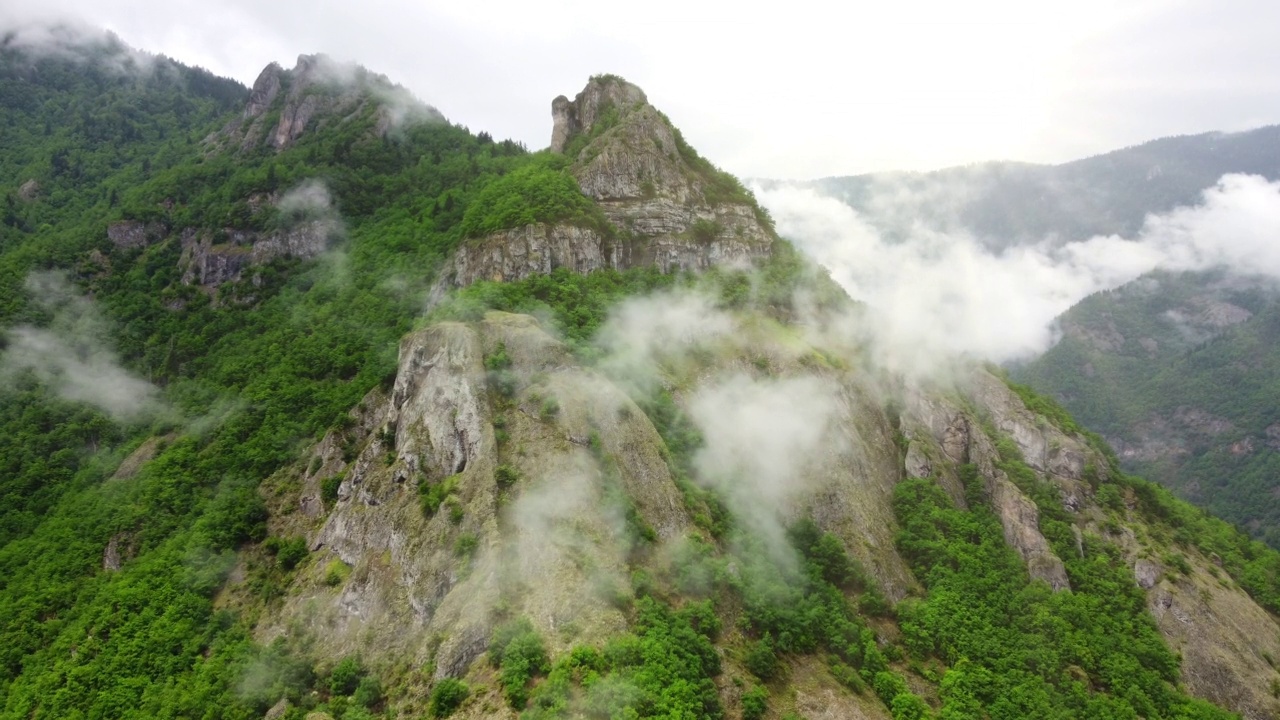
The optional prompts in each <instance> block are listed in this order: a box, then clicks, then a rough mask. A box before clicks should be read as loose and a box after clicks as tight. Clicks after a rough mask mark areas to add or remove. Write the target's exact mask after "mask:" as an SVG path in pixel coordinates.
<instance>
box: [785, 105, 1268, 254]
mask: <svg viewBox="0 0 1280 720" xmlns="http://www.w3.org/2000/svg"><path fill="white" fill-rule="evenodd" d="M1227 173H1247V174H1253V175H1261V176H1263V177H1265V178H1267V179H1268V180H1275V179H1277V178H1280V125H1271V126H1267V127H1263V128H1258V129H1256V130H1249V131H1247V132H1238V133H1218V132H1213V133H1203V134H1200V135H1185V136H1180V137H1170V138H1162V139H1159V140H1152V141H1151V142H1148V143H1143V144H1142V145H1137V146H1134V147H1130V148H1125V149H1123V150H1116V151H1114V152H1109V153H1105V154H1102V155H1096V156H1094V157H1090V158H1085V159H1083V160H1076V161H1073V162H1069V163H1063V164H1061V165H1034V164H1029V163H1015V162H987V163H978V164H976V165H967V166H963V167H954V168H948V169H945V170H938V171H936V172H927V173H910V172H887V173H871V174H867V175H852V176H846V177H830V178H824V179H821V180H813V181H811V182H807V183H797V184H798V185H803V186H808V187H812V188H814V189H815V190H817V191H819V192H821V193H823V194H824V195H829V196H831V197H835V198H838V199H840V200H843V201H844V202H846V203H848V204H849V205H850V206H851V207H853V208H854V209H856V210H857V211H858V212H859V213H860V214H862V215H863V217H864V218H865V219H867V220H868V221H869V222H871V224H872V225H874V226H876V228H877V229H879V230H880V231H881V232H882V233H884V234H885V235H886V236H887V237H889V238H894V237H901V236H902V235H903V234H904V233H906V232H909V231H910V229H911V228H912V227H913V226H915V225H917V224H923V225H926V226H928V227H931V228H934V229H938V230H944V231H961V230H962V231H967V232H969V233H972V234H973V235H974V236H975V237H976V238H977V239H978V240H979V241H981V242H982V243H984V244H985V245H987V246H988V247H995V248H999V247H1004V246H1008V245H1015V244H1025V243H1032V242H1040V241H1041V240H1045V239H1050V240H1053V241H1056V242H1059V243H1065V242H1070V241H1072V240H1084V239H1087V238H1090V237H1093V236H1095V235H1112V234H1117V235H1122V236H1125V237H1128V236H1131V235H1133V234H1134V233H1136V232H1137V231H1138V230H1139V229H1140V228H1141V227H1142V221H1143V219H1144V218H1145V217H1146V216H1147V214H1149V213H1161V212H1166V211H1168V210H1171V209H1173V208H1175V207H1178V206H1180V205H1191V204H1194V203H1195V202H1196V201H1197V200H1198V199H1199V197H1200V193H1201V191H1203V190H1204V189H1205V188H1207V187H1210V186H1212V185H1213V184H1214V183H1215V182H1217V181H1218V178H1220V177H1222V176H1223V175H1224V174H1227Z"/></svg>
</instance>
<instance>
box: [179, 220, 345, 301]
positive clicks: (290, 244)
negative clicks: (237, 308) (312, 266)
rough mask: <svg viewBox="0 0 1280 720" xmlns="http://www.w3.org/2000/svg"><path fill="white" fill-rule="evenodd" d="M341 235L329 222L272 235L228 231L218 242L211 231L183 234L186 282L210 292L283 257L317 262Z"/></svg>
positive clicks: (301, 225)
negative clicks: (250, 270) (334, 239)
mask: <svg viewBox="0 0 1280 720" xmlns="http://www.w3.org/2000/svg"><path fill="white" fill-rule="evenodd" d="M336 232H337V227H336V225H335V224H334V223H333V222H332V221H329V220H323V219H322V220H309V221H305V222H301V223H298V224H297V225H294V226H293V227H291V228H288V229H284V230H277V231H275V232H272V233H259V232H256V231H252V230H236V229H228V230H224V231H223V233H222V235H223V237H222V238H220V239H219V241H217V242H215V240H214V234H213V233H212V232H209V231H207V230H205V231H199V230H195V229H193V228H188V229H186V230H184V231H182V233H181V235H180V238H181V242H182V257H181V259H180V260H179V263H180V264H181V265H182V267H183V273H182V282H183V283H185V284H187V285H191V284H196V285H200V286H203V287H206V288H215V287H217V286H219V285H222V284H223V283H228V282H236V281H239V280H241V279H243V277H244V271H245V270H247V269H249V268H252V267H255V266H260V265H264V264H266V263H268V262H270V261H271V260H273V259H275V258H279V257H292V258H299V259H303V260H305V259H309V258H314V257H317V256H318V255H320V254H321V253H323V252H324V251H325V250H326V249H328V247H329V242H330V240H331V239H332V238H333V237H334V235H335V234H336Z"/></svg>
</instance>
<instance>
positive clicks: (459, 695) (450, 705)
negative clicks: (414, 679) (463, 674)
mask: <svg viewBox="0 0 1280 720" xmlns="http://www.w3.org/2000/svg"><path fill="white" fill-rule="evenodd" d="M469 695H471V690H470V689H468V688H467V686H466V684H465V683H463V682H462V681H460V680H455V679H453V678H444V679H443V680H441V681H440V682H438V683H436V686H435V687H434V688H432V689H431V700H430V702H429V703H428V704H427V712H428V713H430V714H431V717H434V718H447V717H449V716H450V715H452V714H453V711H454V710H457V709H458V707H460V706H461V705H462V703H463V702H464V701H465V700H466V699H467V697H468V696H469Z"/></svg>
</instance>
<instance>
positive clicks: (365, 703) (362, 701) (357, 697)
mask: <svg viewBox="0 0 1280 720" xmlns="http://www.w3.org/2000/svg"><path fill="white" fill-rule="evenodd" d="M351 701H352V702H354V703H355V704H357V705H359V706H361V707H367V708H371V707H374V706H376V705H377V704H378V703H380V702H382V683H380V682H378V678H376V677H373V676H365V677H363V678H361V679H360V684H359V685H357V686H356V691H355V693H354V694H352V696H351Z"/></svg>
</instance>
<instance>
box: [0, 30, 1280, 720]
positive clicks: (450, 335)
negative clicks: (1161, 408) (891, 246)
mask: <svg viewBox="0 0 1280 720" xmlns="http://www.w3.org/2000/svg"><path fill="white" fill-rule="evenodd" d="M6 57H7V60H8V61H12V62H13V63H14V67H17V68H21V67H22V66H23V63H28V62H30V61H31V60H30V54H29V52H28V51H26V50H24V51H22V52H15V53H14V54H13V55H11V56H6ZM40 62H48V63H53V65H54V66H56V67H58V68H60V69H61V72H62V73H63V74H64V75H67V76H77V75H81V74H86V75H88V74H91V71H90V70H89V66H88V65H86V63H87V62H88V61H87V60H86V59H85V58H83V57H79V56H77V55H76V54H74V53H73V54H72V55H71V56H65V55H63V56H58V57H56V58H52V59H48V60H42V61H40ZM326 62H327V61H323V60H321V59H316V58H311V57H309V56H304V57H303V58H302V59H300V61H299V64H298V66H297V67H295V69H294V70H292V71H284V70H282V69H280V68H278V67H274V66H273V67H268V68H267V69H266V70H265V71H264V73H263V75H262V77H261V78H260V80H259V82H258V83H255V88H254V90H253V91H252V92H250V91H249V90H248V89H247V88H241V89H240V92H241V98H242V101H243V102H244V105H243V106H242V107H228V108H226V109H225V110H223V111H219V110H218V108H219V107H221V106H211V107H209V108H208V112H207V113H204V114H196V115H193V116H191V117H189V118H187V119H185V120H182V121H181V122H178V121H175V122H174V123H173V128H172V131H170V132H169V139H168V140H166V141H165V143H166V145H165V147H167V150H165V151H164V152H163V153H160V154H158V155H157V156H156V157H158V158H161V159H162V160H155V161H153V162H152V164H151V165H150V166H146V165H144V164H143V162H142V159H141V158H142V157H143V156H142V154H141V153H142V150H138V151H137V152H138V153H139V155H137V156H136V157H135V156H134V155H131V154H130V153H132V152H134V150H132V149H127V148H126V150H122V151H119V152H121V153H123V155H122V156H124V157H129V158H135V159H134V160H130V161H129V162H127V163H125V164H123V165H121V166H119V167H111V168H109V170H108V171H107V172H106V174H105V175H104V176H103V177H102V179H101V182H99V181H97V180H95V181H94V182H93V183H90V184H87V185H83V186H82V185H78V184H76V183H75V182H74V181H73V180H72V179H67V180H65V181H64V180H56V179H55V178H56V177H60V176H58V174H57V172H56V170H57V168H56V167H55V165H54V163H52V161H50V162H49V164H48V165H47V166H46V165H43V164H42V161H41V160H40V158H42V157H44V156H43V155H41V153H40V152H31V153H27V155H25V156H22V157H27V158H28V159H27V160H25V161H23V162H26V163H27V164H26V165H25V166H24V167H30V168H31V179H34V180H35V181H36V184H37V185H38V186H40V187H54V186H57V187H64V188H65V192H63V194H61V195H58V194H49V195H40V194H38V193H34V192H26V191H23V189H22V186H23V185H26V181H25V180H15V181H13V183H12V184H11V185H9V186H6V187H5V191H6V193H9V194H11V195H12V197H13V198H14V202H15V205H14V206H15V207H19V206H18V205H17V204H16V203H17V202H18V201H19V198H24V199H22V202H26V203H30V204H28V205H23V206H20V207H22V208H24V210H22V211H21V212H26V213H31V217H33V218H35V217H39V218H41V221H40V223H38V224H30V225H23V224H22V223H19V224H17V225H9V226H7V229H6V230H5V233H6V234H5V236H4V237H5V244H4V245H3V254H0V264H2V266H3V267H4V268H5V272H6V274H4V275H0V278H8V279H6V280H4V282H5V283H6V284H4V285H2V286H0V288H3V289H4V291H5V293H6V294H5V296H4V298H5V302H6V304H5V306H4V307H5V310H4V314H3V315H2V316H0V317H2V318H3V321H4V322H5V323H6V325H7V326H8V327H9V329H8V330H7V332H6V333H5V336H4V337H5V346H4V355H3V360H2V361H0V365H2V366H3V372H4V373H5V374H6V377H12V378H13V379H14V381H13V383H11V384H9V385H6V386H5V388H4V389H3V390H0V393H7V394H6V395H4V396H3V399H4V402H2V403H0V408H3V412H4V416H3V420H4V427H5V428H6V430H11V431H12V432H13V433H14V435H13V437H14V438H16V440H15V441H13V442H10V440H9V439H8V437H7V436H6V439H5V440H4V441H3V442H6V443H9V445H7V446H6V447H18V446H19V444H21V445H22V446H23V448H24V449H23V454H22V455H20V456H19V460H18V461H17V462H16V463H15V462H10V461H6V464H5V465H4V466H3V467H2V468H0V469H2V470H3V473H4V474H3V475H0V481H2V482H3V483H4V492H5V495H6V501H10V500H11V501H12V504H11V505H9V507H15V508H20V512H16V513H15V514H14V515H13V520H12V521H9V520H6V526H5V528H6V532H8V533H10V534H9V535H8V536H7V537H6V539H5V543H4V545H3V546H2V547H0V615H3V616H4V617H5V618H6V621H5V623H4V625H3V626H2V627H0V716H3V717H14V718H17V717H33V716H35V717H121V718H130V717H139V718H141V717H146V718H164V717H192V716H200V717H221V718H256V717H264V716H266V717H272V718H280V717H288V718H303V717H308V716H310V717H312V718H313V720H314V719H315V718H324V717H330V718H352V719H358V718H367V717H376V716H379V715H381V716H391V717H398V716H418V715H422V714H428V715H432V716H437V717H441V716H446V715H449V714H451V713H457V714H458V716H461V717H494V716H500V717H514V716H516V715H517V714H520V715H522V716H527V717H530V718H538V717H573V716H589V717H614V716H618V717H700V718H719V717H725V716H733V717H736V716H742V717H750V718H761V717H779V718H780V717H787V716H790V715H792V714H795V715H800V716H803V717H808V718H821V717H868V718H889V717H892V718H923V717H935V716H941V717H984V716H990V717H1091V718H1092V717H1108V716H1115V717H1134V716H1143V717H1149V718H1157V717H1160V718H1175V717H1177V718H1220V717H1232V716H1233V715H1232V713H1238V714H1239V715H1242V716H1245V717H1249V718H1267V717H1275V716H1277V713H1278V707H1277V700H1276V699H1275V697H1274V696H1273V695H1272V693H1271V687H1273V683H1274V682H1275V681H1276V680H1277V673H1276V671H1275V670H1274V669H1273V667H1272V666H1271V660H1270V658H1273V657H1275V656H1276V654H1277V653H1280V626H1277V622H1276V619H1275V616H1274V615H1273V613H1275V612H1276V611H1277V610H1280V579H1278V573H1280V555H1277V554H1276V553H1274V552H1272V551H1269V550H1267V549H1266V548H1264V547H1262V546H1261V545H1259V544H1257V543H1251V542H1250V541H1249V540H1248V538H1246V537H1244V536H1242V535H1240V534H1238V533H1236V532H1234V531H1233V530H1232V529H1231V528H1230V527H1228V526H1226V525H1225V524H1223V523H1221V522H1220V521H1216V520H1213V519H1211V518H1209V517H1207V516H1205V515H1203V514H1200V513H1197V512H1195V511H1193V510H1191V509H1190V507H1189V506H1187V505H1185V504H1183V503H1180V502H1179V501H1176V500H1173V499H1172V498H1171V497H1170V496H1169V495H1168V494H1167V493H1164V492H1163V491H1161V490H1160V489H1159V488H1157V487H1154V486H1152V485H1150V484H1149V483H1146V482H1145V481H1142V480H1140V479H1137V478H1133V477H1129V476H1126V475H1123V474H1122V473H1120V472H1119V471H1118V470H1117V468H1116V465H1115V462H1114V460H1113V459H1112V458H1111V457H1110V455H1109V454H1108V453H1107V451H1106V448H1105V447H1104V446H1102V445H1100V444H1097V443H1096V442H1095V441H1093V440H1091V439H1090V438H1089V437H1087V436H1085V435H1083V434H1081V433H1080V432H1079V429H1078V427H1077V426H1076V425H1075V424H1074V421H1072V420H1071V419H1070V418H1069V417H1068V416H1067V415H1066V414H1065V413H1064V412H1062V411H1061V410H1060V409H1058V408H1057V407H1056V406H1054V405H1053V404H1051V403H1048V402H1046V401H1045V400H1043V399H1041V398H1038V397H1036V396H1034V395H1031V394H1027V393H1025V392H1024V393H1021V394H1020V393H1019V392H1018V391H1016V390H1015V389H1011V388H1010V387H1009V386H1008V385H1007V384H1006V383H1005V382H1004V381H1003V380H1002V379H1001V378H999V377H997V376H994V375H992V374H990V373H989V372H987V371H985V370H983V369H981V368H969V369H968V370H967V371H966V373H965V378H964V380H963V381H961V382H958V383H956V384H955V385H951V384H941V385H934V384H930V383H916V382H911V383H908V382H907V381H906V380H905V379H903V378H898V377H894V376H893V375H892V374H890V373H888V372H887V371H885V370H884V369H882V368H878V367H876V366H875V365H874V364H873V363H872V361H871V360H870V358H871V357H874V354H873V353H870V352H868V348H866V347H865V345H863V344H861V341H860V340H858V338H861V337H864V336H865V335H864V334H863V333H861V332H859V323H861V322H862V318H863V316H864V313H865V312H867V310H866V309H865V308H861V307H859V306H857V305H856V304H854V303H852V302H851V301H849V299H848V298H847V297H845V296H844V295H843V294H842V293H840V291H839V290H838V288H835V287H834V285H833V284H832V283H831V282H830V280H829V279H828V278H826V276H825V274H824V273H822V272H821V271H820V270H818V269H817V268H814V267H813V266H812V265H811V264H810V263H809V262H808V261H807V260H805V259H804V258H803V257H802V256H800V255H799V254H797V253H796V252H795V251H794V249H792V248H791V246H790V245H789V244H787V243H786V242H785V241H783V240H781V239H779V238H777V237H776V235H775V234H774V232H773V230H772V226H771V224H770V223H769V221H768V217H767V215H765V214H764V213H763V211H761V210H760V209H759V208H758V206H756V204H755V203H754V200H753V199H752V198H751V196H750V194H749V193H746V192H745V191H744V190H743V189H742V188H741V186H740V185H739V184H738V183H737V182H736V181H735V180H733V179H732V178H731V177H728V176H726V175H724V174H723V173H721V172H720V171H718V170H716V169H715V168H714V166H712V165H711V164H710V163H709V162H707V161H706V160H705V159H702V158H700V157H699V156H698V155H697V154H696V153H695V152H693V151H692V149H690V148H688V147H687V146H685V145H684V144H683V141H682V140H680V137H679V134H678V131H676V130H675V129H674V126H672V125H671V123H670V122H669V121H668V120H667V119H666V118H665V117H664V116H662V115H661V113H659V112H658V111H657V110H656V109H654V108H652V107H651V106H649V105H648V104H647V102H645V101H644V100H643V98H644V96H643V93H641V92H640V91H639V89H638V88H635V87H634V86H631V85H629V84H627V83H626V82H625V81H622V80H621V79H619V78H612V77H609V76H601V77H597V78H593V79H592V80H591V81H590V82H589V83H588V85H587V87H586V89H585V90H584V91H583V93H582V94H580V95H579V96H578V98H577V99H576V100H575V101H572V102H571V101H568V100H567V99H559V100H557V101H555V102H554V103H553V108H552V109H553V113H554V114H555V115H556V116H557V118H558V123H557V126H556V127H557V131H556V133H555V135H554V136H553V149H554V150H557V151H559V152H539V153H529V152H527V150H525V149H524V148H522V147H520V146H519V145H517V144H514V143H510V142H496V143H495V142H494V141H493V140H492V139H491V138H489V137H488V136H487V135H484V134H483V133H482V134H480V135H472V134H471V133H469V132H468V131H466V130H464V129H462V128H459V127H456V126H453V125H450V124H449V123H447V122H446V121H443V120H442V119H441V118H440V117H439V115H438V113H433V112H431V111H428V110H426V109H424V108H422V107H421V106H419V107H418V110H417V111H415V112H413V113H409V114H408V115H406V116H404V118H403V122H400V121H398V120H396V118H399V117H400V116H399V115H398V114H397V113H396V112H393V110H394V109H395V108H398V107H400V106H401V101H402V100H404V98H403V97H402V96H401V95H399V94H397V93H389V92H388V91H387V88H388V87H389V83H386V82H384V81H383V80H382V79H379V78H378V77H377V76H373V75H371V74H368V73H366V72H364V71H360V70H358V69H348V70H344V71H341V72H337V71H333V72H321V73H317V72H316V71H315V69H316V68H324V67H326ZM5 67H6V72H9V70H8V68H9V67H10V66H8V65H6V66H5ZM191 72H195V71H191ZM13 76H14V77H16V78H18V79H17V80H15V83H16V84H15V85H12V86H10V87H11V88H17V89H16V90H14V92H18V93H34V94H37V95H38V94H40V93H49V92H53V90H51V89H50V88H48V87H46V86H45V85H43V84H42V80H41V79H40V77H43V76H40V77H31V76H28V75H23V74H22V73H21V72H20V71H14V73H13ZM130 77H135V76H130ZM135 80H136V77H135ZM277 84H278V86H279V87H278V89H275V90H273V89H272V88H274V87H276V85H277ZM308 86H310V89H308ZM299 88H301V89H299ZM166 91H167V92H168V94H169V95H174V96H176V97H169V100H170V101H172V102H178V103H180V102H181V98H183V97H185V96H184V95H183V93H184V92H187V90H183V89H181V88H166ZM73 95H75V97H76V98H77V99H78V101H79V102H81V103H83V104H85V105H86V106H87V107H91V108H97V107H99V105H97V104H96V103H99V102H102V101H103V97H104V96H102V95H101V94H98V93H97V92H96V91H95V90H92V89H84V90H83V92H82V93H80V94H75V93H73ZM166 97H167V96H166ZM193 102H194V101H193ZM30 112H34V111H33V110H32V111H30ZM30 112H28V114H27V115H22V116H21V118H20V119H22V118H26V119H22V121H23V122H27V123H28V124H29V125H31V126H32V127H35V126H36V120H32V119H31V118H33V117H40V116H36V115H31V114H30ZM277 113H278V115H277ZM615 113H616V114H615ZM60 117H61V118H63V119H66V120H67V122H68V125H67V126H66V127H63V126H62V125H58V124H57V122H56V121H57V120H58V119H59V118H60ZM299 118H305V119H301V120H300V119H299ZM387 118H391V119H392V125H387V124H386V122H384V121H385V120H386V119H387ZM49 120H50V129H51V132H53V131H54V130H55V129H56V131H57V132H56V133H55V134H57V133H68V134H69V135H68V136H69V137H80V136H79V135H76V134H75V133H76V132H78V131H75V130H74V125H73V124H72V123H73V120H74V118H72V117H71V116H50V117H49ZM397 122H398V123H399V124H396V123H397ZM282 130H283V131H284V132H283V134H282V132H281V131H282ZM120 142H121V143H123V144H125V145H129V143H130V142H132V141H131V140H121V141H120ZM84 146H85V147H93V146H94V142H92V141H85V145H84ZM130 147H132V146H130ZM147 148H148V149H150V146H147ZM23 152H26V151H25V150H24V151H23ZM15 157H17V156H15ZM49 157H50V158H51V157H52V154H50V155H49ZM30 158H35V159H30ZM4 162H9V160H7V159H5V160H4ZM13 162H14V164H15V166H16V164H17V162H18V161H17V160H14V161H13ZM15 177H23V176H22V175H17V176H15ZM58 183H65V184H64V185H58ZM113 187H115V188H118V193H117V198H116V201H114V202H113V201H112V200H111V194H110V192H109V191H110V189H111V188H113ZM95 198H96V199H95ZM17 214H18V215H21V213H17ZM539 233H541V234H542V235H539ZM538 237H552V238H561V239H562V240H563V245H561V246H559V247H560V248H561V249H562V250H563V253H560V254H557V253H559V250H557V251H555V252H550V251H548V252H545V253H543V251H542V250H537V251H536V252H537V253H543V254H541V255H537V256H536V261H535V262H525V258H529V257H533V255H531V253H533V254H534V255H536V253H534V251H535V247H534V244H533V242H532V241H531V239H537V238H538ZM522 239H523V240H522ZM524 241H528V242H526V244H525V245H521V244H520V242H524ZM477 248H480V249H481V250H479V251H478V250H477ZM299 250H301V251H299ZM574 258H598V259H599V262H598V263H597V264H591V263H587V264H585V265H584V264H581V263H580V262H578V261H577V260H574ZM592 262H596V261H595V260H592ZM484 263H491V264H490V265H488V266H484ZM480 267H485V269H484V270H483V271H477V272H475V273H473V274H467V273H464V272H462V270H463V269H464V268H480ZM37 269H38V270H39V272H34V273H33V272H31V271H32V270H37ZM588 271H590V272H588ZM495 275H498V276H499V277H500V279H501V280H502V281H495V280H494V279H493V278H494V277H495ZM424 307H429V312H428V313H427V314H426V315H425V316H424V315H423V309H424ZM85 378H88V379H90V380H93V379H100V378H108V379H110V380H111V381H112V382H111V383H104V382H92V381H91V382H82V380H84V379H85ZM108 387H109V388H112V389H116V390H121V392H103V390H104V389H108ZM28 439H30V440H28ZM29 441H30V442H33V443H35V444H34V445H32V446H31V447H30V448H28V447H26V446H27V443H28V442H29ZM36 450H39V452H40V454H36ZM45 453H47V458H45V457H44V454H45ZM50 488H55V489H53V490H50ZM6 517H8V516H6ZM1197 698H1199V699H1197ZM1209 702H1213V703H1217V704H1218V705H1219V706H1220V707H1215V706H1214V705H1210V704H1209ZM1224 708H1225V709H1224Z"/></svg>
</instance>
